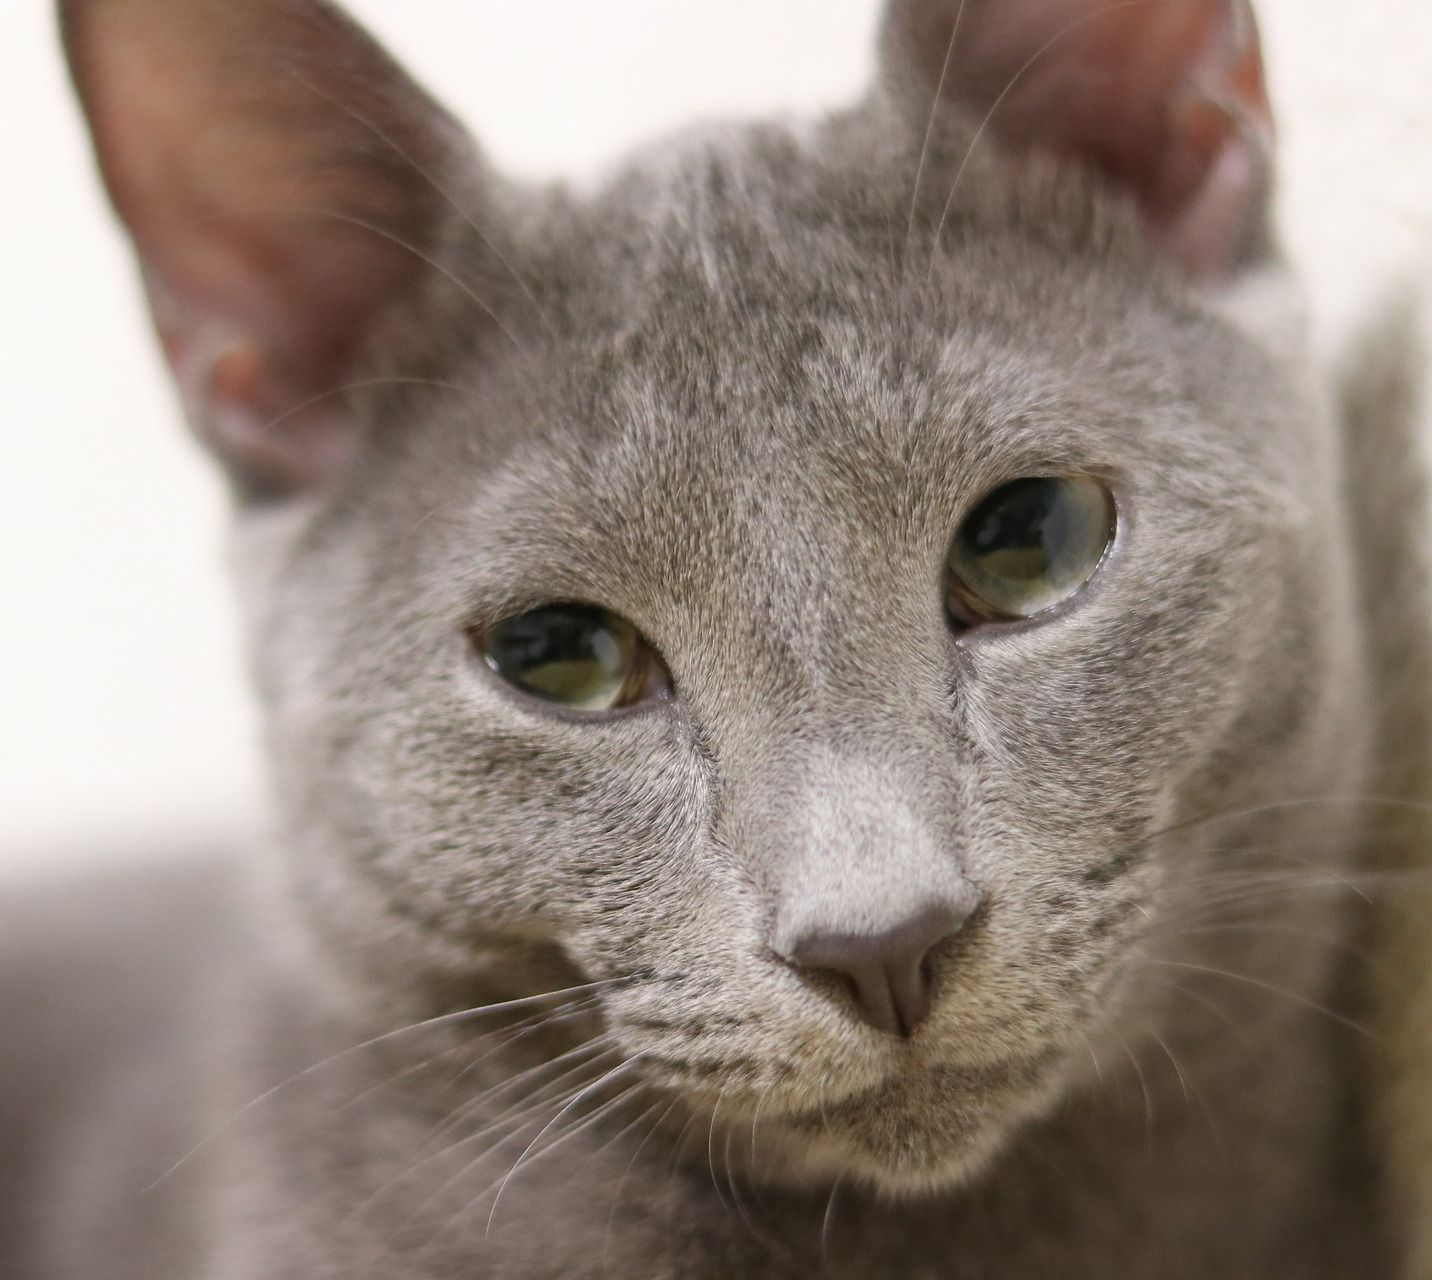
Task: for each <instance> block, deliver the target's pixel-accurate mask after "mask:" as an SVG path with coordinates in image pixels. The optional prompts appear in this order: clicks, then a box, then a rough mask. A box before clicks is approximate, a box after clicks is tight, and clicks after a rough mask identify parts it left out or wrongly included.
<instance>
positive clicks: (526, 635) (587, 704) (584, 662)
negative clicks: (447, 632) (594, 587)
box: [472, 604, 670, 712]
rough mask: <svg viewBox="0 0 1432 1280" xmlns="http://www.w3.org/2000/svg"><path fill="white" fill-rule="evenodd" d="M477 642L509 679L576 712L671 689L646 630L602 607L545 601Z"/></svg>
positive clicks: (477, 637) (640, 699)
mask: <svg viewBox="0 0 1432 1280" xmlns="http://www.w3.org/2000/svg"><path fill="white" fill-rule="evenodd" d="M472 640H473V644H474V645H475V646H476V648H477V651H478V653H479V654H480V655H481V657H482V659H483V661H484V662H486V664H487V666H488V668H489V669H490V670H491V671H493V672H494V673H495V674H496V675H498V676H499V677H501V678H502V679H503V680H505V681H506V682H507V683H508V684H510V685H512V686H513V687H514V688H517V689H520V690H522V692H523V693H528V694H531V695H532V696H533V697H535V698H540V699H542V701H544V702H551V703H555V704H556V705H558V706H561V707H566V708H567V709H569V710H572V711H592V712H598V711H614V710H617V709H618V708H621V707H630V706H634V705H635V704H636V703H638V702H644V701H645V700H646V699H648V698H652V697H656V696H658V695H659V694H661V693H663V692H665V691H667V690H668V689H669V688H670V676H669V675H668V674H667V670H666V664H665V663H664V662H662V660H661V657H660V655H659V654H658V653H657V652H656V650H655V649H654V648H652V646H651V644H650V643H648V641H647V640H646V638H645V637H644V636H643V635H642V634H641V632H639V631H638V630H637V629H636V628H635V627H634V626H632V624H631V623H630V622H628V621H627V620H626V619H625V618H623V617H620V616H619V615H617V614H615V613H612V612H611V611H610V610H609V609H602V608H600V607H598V606H596V605H589V604H549V605H543V606H542V607H541V608H540V609H532V610H530V611H529V612H527V613H521V614H518V615H517V616H516V617H512V618H507V619H505V620H504V621H502V622H498V623H496V624H494V625H493V626H491V627H488V628H487V629H486V630H483V631H478V632H475V633H474V634H473V636H472Z"/></svg>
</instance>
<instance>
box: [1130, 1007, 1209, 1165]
mask: <svg viewBox="0 0 1432 1280" xmlns="http://www.w3.org/2000/svg"><path fill="white" fill-rule="evenodd" d="M1144 1032H1145V1034H1146V1035H1147V1036H1149V1038H1150V1039H1152V1040H1153V1042H1154V1043H1155V1044H1156V1045H1158V1047H1159V1048H1160V1049H1162V1050H1163V1052H1164V1056H1165V1057H1166V1058H1167V1059H1168V1060H1169V1065H1170V1066H1171V1067H1172V1068H1173V1070H1174V1074H1175V1075H1176V1076H1177V1077H1178V1086H1179V1089H1180V1090H1181V1091H1182V1093H1183V1100H1184V1103H1185V1104H1189V1103H1196V1104H1197V1105H1198V1109H1199V1110H1200V1111H1201V1112H1203V1117H1204V1119H1205V1120H1206V1121H1207V1122H1208V1131H1209V1133H1210V1134H1211V1135H1212V1137H1213V1142H1214V1145H1215V1146H1216V1147H1217V1148H1218V1151H1219V1154H1220V1155H1222V1156H1225V1157H1226V1156H1227V1155H1228V1148H1227V1146H1226V1145H1225V1144H1224V1141H1223V1134H1222V1132H1221V1131H1220V1130H1219V1128H1218V1125H1217V1124H1216V1123H1215V1121H1214V1119H1213V1112H1212V1111H1211V1110H1210V1109H1209V1106H1208V1099H1207V1098H1205V1097H1204V1095H1203V1091H1202V1090H1201V1089H1199V1088H1198V1086H1197V1085H1195V1084H1194V1083H1193V1079H1192V1077H1191V1076H1190V1075H1188V1074H1186V1073H1185V1072H1184V1069H1183V1067H1182V1066H1181V1065H1180V1063H1179V1060H1178V1058H1177V1057H1176V1056H1175V1055H1174V1051H1173V1049H1172V1048H1170V1047H1169V1043H1168V1041H1167V1040H1165V1039H1164V1038H1163V1036H1161V1035H1160V1034H1159V1033H1158V1032H1157V1031H1155V1030H1154V1029H1153V1028H1152V1027H1146V1028H1145V1029H1144Z"/></svg>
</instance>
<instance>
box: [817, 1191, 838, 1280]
mask: <svg viewBox="0 0 1432 1280" xmlns="http://www.w3.org/2000/svg"><path fill="white" fill-rule="evenodd" d="M841 1180H842V1175H840V1174H837V1175H836V1178H835V1181H834V1182H832V1183H831V1184H830V1194H829V1195H828V1196H827V1197H826V1201H825V1212H824V1213H823V1214H822V1215H821V1220H820V1265H821V1270H823V1271H824V1272H825V1273H826V1274H827V1275H829V1274H830V1233H831V1228H832V1227H833V1226H834V1225H835V1201H836V1197H837V1196H838V1195H839V1194H840V1184H841Z"/></svg>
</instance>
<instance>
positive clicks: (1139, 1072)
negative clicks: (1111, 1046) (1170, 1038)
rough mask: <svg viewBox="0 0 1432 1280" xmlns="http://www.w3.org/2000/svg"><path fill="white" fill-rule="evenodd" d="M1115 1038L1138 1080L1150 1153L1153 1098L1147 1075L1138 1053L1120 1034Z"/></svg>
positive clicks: (1152, 1131)
mask: <svg viewBox="0 0 1432 1280" xmlns="http://www.w3.org/2000/svg"><path fill="white" fill-rule="evenodd" d="M1117 1039H1118V1044H1119V1048H1120V1049H1122V1050H1123V1051H1124V1056H1125V1057H1126V1058H1128V1060H1129V1065H1130V1066H1132V1067H1133V1069H1134V1075H1135V1077H1136V1078H1137V1079H1138V1082H1139V1092H1140V1093H1142V1094H1143V1100H1144V1136H1145V1140H1146V1141H1147V1143H1148V1151H1149V1154H1150V1155H1152V1154H1153V1150H1154V1099H1153V1094H1152V1093H1150V1092H1149V1082H1148V1077H1147V1076H1145V1075H1144V1068H1143V1065H1142V1064H1141V1063H1140V1062H1139V1059H1138V1055H1137V1054H1135V1053H1134V1051H1133V1049H1131V1048H1130V1047H1129V1042H1128V1041H1127V1040H1125V1039H1124V1038H1123V1037H1122V1036H1120V1037H1117Z"/></svg>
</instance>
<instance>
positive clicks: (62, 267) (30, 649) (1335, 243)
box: [0, 0, 1432, 879]
mask: <svg viewBox="0 0 1432 1280" xmlns="http://www.w3.org/2000/svg"><path fill="white" fill-rule="evenodd" d="M236 2H237V0H236ZM349 7H350V8H351V9H352V10H354V11H355V12H356V13H357V14H358V15H359V16H360V17H361V18H362V19H363V20H364V21H365V22H367V23H368V24H369V26H370V27H371V28H373V29H374V30H375V31H376V32H377V33H378V34H379V36H380V37H381V38H382V39H383V40H384V41H385V42H386V43H387V44H388V45H389V47H390V48H391V49H393V50H394V51H395V52H396V53H397V54H398V56H399V57H400V58H401V59H402V60H403V61H405V62H406V63H407V65H408V66H409V67H410V69H412V70H413V71H414V72H415V74H416V75H417V78H418V79H420V80H421V81H423V82H424V83H425V84H426V85H428V87H429V88H431V89H432V90H434V91H435V92H436V94H437V95H438V96H439V97H440V98H442V99H443V100H445V101H446V102H447V104H448V105H449V106H450V107H452V108H453V109H454V111H455V112H456V113H457V114H458V115H459V116H461V117H463V118H464V119H465V120H466V121H467V122H468V123H469V124H470V125H471V127H472V128H473V130H474V132H475V133H476V135H477V137H478V138H479V139H480V140H481V141H482V143H483V145H484V146H485V147H486V149H487V150H488V152H489V153H490V154H491V156H492V157H493V158H494V159H495V160H496V161H497V162H498V163H499V164H501V165H503V166H505V167H506V168H507V169H509V170H510V171H512V172H515V173H518V174H521V175H525V176H529V177H547V176H554V175H570V176H573V177H578V178H581V177H587V176H590V175H592V174H593V173H596V172H598V171H600V169H601V167H602V166H603V165H605V164H607V163H609V162H610V161H611V159H612V158H613V157H614V156H615V155H616V154H617V153H619V152H620V151H621V150H622V149H623V148H624V147H625V146H627V145H628V144H630V143H631V142H633V141H635V140H637V139H639V138H641V137H642V136H644V135H647V134H650V133H652V132H654V131H659V130H661V129H664V128H667V127H670V126H671V125H674V124H678V123H681V122H684V121H686V120H689V119H690V118H692V117H695V116H713V115H732V114H736V115H744V114H751V113H755V112H764V111H770V110H772V109H777V110H795V111H809V110H812V109H815V108H819V107H821V106H827V105H832V104H836V103H839V102H842V101H845V100H847V99H849V98H850V97H852V96H854V95H855V94H856V93H857V92H858V91H859V89H860V87H861V85H862V84H863V83H864V80H865V78H866V77H867V76H868V74H869V69H870V62H871V59H870V45H871V38H872V32H873V30H874V26H875V23H876V19H877V10H878V8H879V3H878V0H604V2H603V3H601V4H592V3H590V0H549V2H548V3H546V4H542V5H520V4H514V3H512V0H351V3H350V4H349ZM1258 7H1259V11H1260V15H1261V17H1262V20H1263V27H1264V34H1265V42H1266V44H1267V46H1268V50H1267V53H1268V61H1269V63H1270V74H1271V77H1272V89H1273V93H1274V100H1275V106H1276V108H1277V109H1278V114H1279V121H1280V128H1281V145H1282V166H1283V188H1282V192H1281V202H1282V208H1281V217H1282V221H1283V224H1284V230H1285V237H1286V239H1287V241H1288V244H1289V246H1290V249H1291V251H1292V253H1293V254H1294V256H1295V258H1296V259H1297V260H1298V261H1299V262H1300V264H1301V265H1302V266H1303V268H1304V270H1305V274H1306V275H1307V277H1308V279H1309V282H1310V290H1311V293H1312V297H1313V309H1314V318H1315V322H1316V334H1317V342H1318V345H1319V347H1320V349H1321V350H1323V351H1324V352H1331V351H1333V350H1335V349H1336V347H1337V345H1338V343H1339V341H1340V340H1341V339H1342V338H1343V337H1344V336H1345V335H1346V334H1347V332H1348V331H1349V330H1350V329H1351V328H1352V327H1354V326H1355V325H1356V324H1357V322H1358V318H1359V316H1361V315H1362V314H1364V313H1365V312H1366V311H1367V309H1368V308H1369V307H1370V306H1372V305H1374V303H1375V301H1376V300H1377V299H1378V298H1379V297H1380V296H1383V295H1385V293H1386V292H1387V291H1388V290H1389V289H1390V288H1392V287H1393V282H1395V281H1398V280H1407V279H1411V278H1414V277H1415V278H1418V279H1420V280H1422V281H1424V282H1426V286H1427V287H1428V295H1429V297H1432V3H1428V0H1359V2H1358V3H1356V4H1354V3H1350V2H1348V0H1343V2H1342V3H1337V2H1335V0H1261V3H1260V4H1259V6H1258ZM0 156H3V159H4V168H3V171H0V174H3V176H0V290H3V292H0V371H3V375H4V378H3V386H4V390H5V392H6V397H7V401H6V404H5V409H4V411H3V413H0V423H2V424H3V425H0V879H3V878H4V877H6V876H9V877H11V878H12V879H13V878H15V877H19V876H26V877H30V876H35V875H40V874H45V873H47V872H54V871H57V870H59V869H69V868H73V867H75V866H77V865H82V864H86V863H94V862H98V861H102V860H111V861H112V860H114V859H116V858H120V857H131V858H132V857H138V856H144V855H146V854H150V853H156V852H166V853H167V852H170V851H173V850H176V849H180V848H183V847H202V846H204V845H206V844H211V843H213V842H215V841H224V842H225V843H229V842H232V840H233V839H235V838H241V835H242V833H243V832H245V831H248V830H253V829H256V828H258V827H259V826H261V825H262V821H263V816H262V815H263V802H262V784H261V779H260V769H259V765H258V761H257V751H256V728H255V723H254V719H253V716H252V714H251V711H250V709H249V706H248V702H247V698H246V694H245V688H244V676H243V665H242V658H241V655H240V654H239V652H238V648H237V645H236V638H235V622H234V618H233V615H232V611H231V608H230V605H229V600H228V595H227V591H226V582H225V571H224V567H223V536H222V530H223V523H224V513H223V501H222V495H221V493H220V490H219V486H218V484H217V482H216V481H215V479H214V478H213V477H212V476H211V474H210V472H209V470H208V467H207V466H206V464H205V461H204V459H203V458H202V456H201V455H200V454H199V452H198V451H197V449H195V448H193V447H192V446H191V444H190V442H189V440H188V438H187V436H186V434H185V432H184V430H183V429H182V427H181V424H180V423H179V421H178V416H177V410H176V406H175V403H174V401H173V399H172V397H171V394H170V392H169V389H168V386H167V384H166V383H165V380H164V375H163V371H162V369H161V365H160V361H159V358H158V354H157V350H156V347H155V345H154V343H153V342H152V340H151V338H150V334H149V331H148V328H147V324H146V321H145V318H144V313H143V310H142V306H141V301H140V294H139V290H138V286H137V281H136V278H135V275H134V272H133V268H132V263H131V261H130V258H129V255H128V251H127V248H126V246H125V245H124V243H123V242H122V240H121V237H120V235H119V232H118V229H117V227H116V226H115V225H114V223H113V221H112V219H111V218H110V215H109V212H108V209H107V207H106V205H105V203H104V200H103V197H102V195H101V192H100V188H99V184H98V181H97V179H96V177H95V174H94V172H93V166H92V164H91V161H90V158H89V154H88V149H87V143H86V141H85V139H84V136H83V134H82V131H81V127H80V121H79V115H78V112H77V110H76V108H75V106H74V104H73V103H72V101H71V98H70V93H69V88H68V84H67V82H66V79H65V74H64V70H63V66H62V64H61V60H60V57H59V52H58V46H57V42H56V39H55V34H54V20H53V15H52V13H51V12H50V6H49V5H48V4H46V3H43V0H6V3H5V4H3V5H0Z"/></svg>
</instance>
